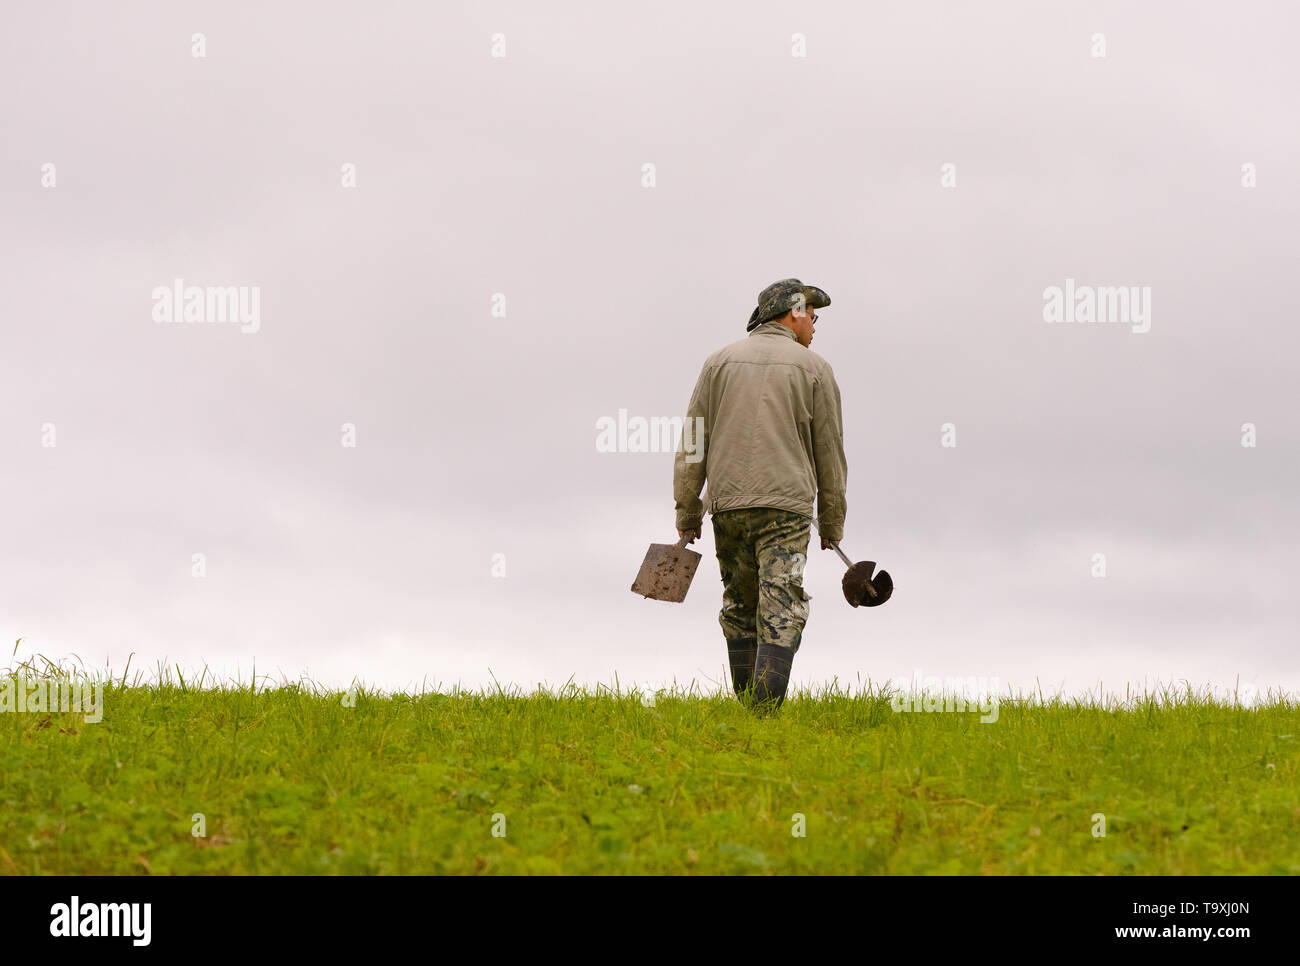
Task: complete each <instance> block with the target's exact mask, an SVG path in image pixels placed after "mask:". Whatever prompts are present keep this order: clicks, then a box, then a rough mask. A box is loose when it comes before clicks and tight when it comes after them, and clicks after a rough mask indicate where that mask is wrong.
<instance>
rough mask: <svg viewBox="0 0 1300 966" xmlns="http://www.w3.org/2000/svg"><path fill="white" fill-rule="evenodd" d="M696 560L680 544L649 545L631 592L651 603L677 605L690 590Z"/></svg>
mask: <svg viewBox="0 0 1300 966" xmlns="http://www.w3.org/2000/svg"><path fill="white" fill-rule="evenodd" d="M700 557H701V555H700V554H698V553H696V552H695V551H694V550H687V549H686V547H685V546H684V545H683V544H682V543H677V544H672V543H652V544H650V549H649V550H647V551H646V555H645V560H643V561H641V569H640V571H638V572H637V575H636V580H634V581H632V592H633V593H635V594H640V595H641V596H642V597H648V598H650V599H652V600H667V601H671V602H673V603H675V604H680V603H681V602H682V601H684V600H685V599H686V592H687V591H688V590H690V589H691V579H692V578H693V577H694V576H695V568H696V567H698V566H699V565H700Z"/></svg>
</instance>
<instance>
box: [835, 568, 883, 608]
mask: <svg viewBox="0 0 1300 966" xmlns="http://www.w3.org/2000/svg"><path fill="white" fill-rule="evenodd" d="M875 569H876V563H875V561H874V560H864V561H862V562H861V563H855V564H854V565H853V566H851V567H850V568H849V569H848V571H847V572H846V573H845V574H844V578H843V580H842V581H841V582H840V583H841V586H842V587H843V589H844V599H845V600H847V601H848V602H849V603H850V604H852V605H853V606H854V607H857V606H859V605H861V606H863V607H879V606H880V605H881V604H883V603H884V602H885V601H887V600H889V598H890V596H891V595H892V594H893V593H894V578H892V577H890V576H889V571H888V570H882V571H880V572H879V573H877V574H876V575H875V576H874V577H873V576H872V573H873V572H874V571H875Z"/></svg>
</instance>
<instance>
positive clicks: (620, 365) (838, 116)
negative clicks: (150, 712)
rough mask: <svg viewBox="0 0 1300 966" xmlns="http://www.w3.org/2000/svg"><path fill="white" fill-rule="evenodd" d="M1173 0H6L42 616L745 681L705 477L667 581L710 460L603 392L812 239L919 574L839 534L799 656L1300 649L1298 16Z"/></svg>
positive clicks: (865, 436) (368, 665)
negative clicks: (215, 292) (949, 433)
mask: <svg viewBox="0 0 1300 966" xmlns="http://www.w3.org/2000/svg"><path fill="white" fill-rule="evenodd" d="M1131 6H1132V5H1129V4H1121V3H1114V4H1108V3H1076V4H1069V5H1064V4H1041V3H1033V2H1025V3H982V4H967V3H948V4H923V3H908V4H870V5H860V4H849V3H812V4H810V3H799V4H794V3H752V2H750V3H739V2H729V3H716V4H698V3H688V2H680V3H662V4H653V5H649V6H647V5H620V8H619V9H615V8H613V7H612V6H605V5H599V4H577V3H568V4H564V3H548V4H544V5H538V4H532V3H522V2H521V3H463V4H453V3H437V4H427V5H426V4H416V3H402V4H399V3H375V4H368V5H362V6H357V5H355V4H341V3H340V4H325V3H311V4H301V5H289V4H275V5H267V4H258V3H232V2H222V3H216V2H213V3H187V4H173V3H163V2H137V3H129V4H120V5H119V4H112V5H110V4H92V3H76V4H70V3H58V2H31V3H19V2H16V0H15V2H6V3H5V4H4V8H3V13H0V109H2V115H3V132H4V134H3V139H2V140H0V145H2V151H3V153H2V156H0V212H2V215H0V245H2V246H3V247H2V250H3V259H2V260H0V286H2V290H3V293H4V302H3V310H2V311H3V320H4V321H3V329H2V330H0V452H2V453H3V455H4V467H3V471H2V472H0V500H2V501H3V507H4V513H3V515H0V542H2V544H3V547H4V553H3V558H0V560H2V562H0V633H3V635H5V640H7V641H8V642H9V644H8V645H5V646H4V650H5V652H6V653H5V655H4V657H5V662H3V663H7V659H8V653H7V652H8V650H9V648H11V647H12V646H13V641H14V640H15V639H17V638H19V637H21V638H23V643H22V645H21V647H20V650H19V656H20V657H24V656H27V655H30V654H32V653H38V652H39V653H43V654H46V655H48V656H51V657H60V656H66V655H72V654H76V655H79V656H80V657H81V658H82V659H83V660H85V662H86V663H87V664H90V665H93V666H101V667H102V666H103V665H104V664H105V663H107V664H109V665H110V666H111V667H112V668H114V669H115V670H117V671H121V669H122V668H123V667H124V665H125V663H126V661H127V658H128V655H130V654H132V653H133V652H134V657H133V658H132V667H133V668H145V669H146V670H150V669H154V668H156V667H157V665H158V664H159V662H164V663H167V664H179V665H181V667H182V668H183V669H190V668H197V667H201V666H203V665H204V664H207V665H208V666H209V667H210V668H211V669H212V670H213V671H214V672H216V673H218V674H220V675H229V676H234V675H235V674H236V672H237V671H240V672H242V673H243V674H244V676H245V677H246V676H247V674H248V673H249V671H250V669H251V667H252V665H253V663H254V661H255V662H256V666H257V669H258V673H259V674H261V673H263V672H265V673H270V674H272V675H275V676H276V677H279V676H280V675H283V676H285V677H287V678H289V679H296V678H298V677H299V676H301V675H307V676H309V677H311V678H312V679H314V680H316V681H319V682H321V683H323V684H329V685H333V686H345V685H346V684H347V683H348V682H349V681H351V680H352V679H353V678H354V677H355V678H358V679H361V680H363V681H366V682H369V683H371V684H374V685H378V686H380V687H385V688H409V687H417V688H418V687H420V686H421V683H422V682H424V683H425V684H426V685H427V686H430V687H431V686H433V685H434V684H435V683H436V684H437V685H438V686H441V687H443V688H449V687H451V686H452V685H453V684H456V683H459V684H461V685H462V686H464V687H478V686H482V685H489V686H490V685H491V684H492V682H493V680H495V681H497V682H500V683H501V684H502V685H503V686H508V685H512V684H513V685H517V686H519V687H520V688H522V689H524V690H528V689H531V688H533V687H534V686H536V685H537V684H538V683H539V682H541V683H544V684H546V685H549V686H553V687H555V686H560V685H563V684H564V683H565V682H566V681H568V680H570V679H572V680H573V681H574V682H575V683H580V684H587V685H594V684H595V683H597V682H603V683H606V684H613V683H614V681H615V676H616V675H617V679H618V681H619V682H620V683H622V684H630V683H632V682H636V683H640V684H642V685H644V686H661V685H664V684H667V683H671V682H673V681H676V682H677V683H678V684H686V683H688V682H690V681H691V680H692V679H694V680H695V681H696V682H697V684H698V685H699V687H700V688H702V689H704V690H712V689H714V688H716V687H717V686H718V685H719V683H721V682H724V681H725V671H724V668H725V662H726V651H725V646H724V643H723V638H722V635H721V630H720V628H719V626H718V623H717V612H718V608H719V606H720V603H721V583H720V580H719V573H718V566H717V562H716V558H715V557H714V544H713V537H712V531H711V526H710V524H709V523H708V522H707V521H706V526H705V535H704V538H703V539H702V540H701V541H700V542H699V543H698V544H697V545H696V549H699V550H701V551H702V552H704V554H705V558H704V560H703V562H702V564H701V566H700V569H699V572H698V574H697V576H696V578H695V583H694V585H693V587H692V589H691V591H690V594H689V596H688V598H687V600H686V602H685V603H683V604H667V603H661V602H655V601H649V600H645V599H642V598H641V597H639V596H637V595H634V594H633V593H631V591H630V589H629V587H630V584H631V582H632V579H633V577H634V576H635V574H636V571H637V568H638V566H639V564H640V561H641V558H642V556H643V555H644V553H645V550H646V547H647V546H648V544H649V543H651V542H652V541H653V542H671V541H672V540H674V539H676V531H675V530H674V529H673V524H674V515H673V496H672V486H671V483H672V457H671V454H670V453H666V452H650V453H601V452H598V451H597V447H596V438H597V429H596V426H597V421H598V420H599V419H601V418H602V417H605V416H609V417H614V418H617V416H618V413H619V410H620V409H625V410H627V412H628V414H629V416H643V417H651V416H672V415H678V414H680V413H682V412H683V410H684V409H685V406H686V403H687V401H688V399H689V396H690V393H691V390H692V388H693V386H694V383H695V379H696V377H697V375H698V374H699V370H700V365H701V363H702V361H703V359H704V358H705V356H707V355H708V354H709V353H710V352H712V351H713V350H715V349H717V348H719V347H721V346H722V345H724V344H726V343H728V342H731V341H734V340H736V339H739V338H743V337H744V336H745V331H744V328H745V322H746V320H747V319H748V317H749V314H750V311H751V310H752V308H753V306H754V300H755V296H756V295H757V293H758V292H759V290H760V289H762V288H763V287H764V286H766V285H767V284H769V283H770V282H772V281H774V280H776V279H780V278H784V277H789V276H796V277H798V278H800V279H802V280H803V281H804V282H806V283H809V284H813V285H817V286H820V287H821V288H824V289H825V290H826V291H827V292H828V293H829V294H830V296H831V299H832V301H833V304H832V305H831V307H829V308H827V309H825V310H822V311H821V312H820V313H819V324H818V330H817V341H816V351H817V352H818V353H819V354H821V355H822V356H824V357H825V358H826V359H827V360H828V361H829V362H830V363H831V365H832V366H833V367H834V370H835V373H836V376H837V379H838V382H839V386H840V390H841V394H842V398H843V405H844V423H845V436H846V439H845V448H846V453H847V457H848V466H849V476H848V480H849V487H848V517H847V520H846V527H845V536H844V541H843V546H844V548H845V550H846V551H847V552H848V554H849V555H850V556H851V557H853V558H855V559H874V560H877V561H879V562H880V563H881V564H882V565H883V566H885V567H887V568H888V569H889V570H890V571H891V572H892V573H893V575H894V577H895V581H896V584H897V590H896V592H895V595H894V597H893V599H892V600H891V601H890V602H889V604H888V605H887V606H884V607H881V608H875V609H871V610H866V609H859V610H854V609H852V608H850V607H849V606H848V605H847V604H846V603H845V602H844V601H843V599H842V597H841V596H840V590H839V579H840V575H841V572H842V565H841V564H840V563H839V560H838V558H836V557H835V556H834V555H833V554H832V553H831V552H830V551H824V552H823V551H818V550H815V549H814V550H811V551H810V561H809V564H808V567H807V573H806V579H805V587H806V589H807V590H808V592H809V593H810V594H811V595H812V597H813V601H812V609H811V616H810V618H809V621H808V624H807V627H806V629H805V633H804V638H803V644H802V646H801V648H800V650H799V653H798V655H797V656H796V659H795V664H794V673H793V681H794V685H795V687H799V686H805V685H812V684H819V683H826V682H830V681H832V680H835V679H838V681H839V682H840V683H841V684H848V685H850V686H853V687H855V688H856V687H857V685H858V683H859V682H865V681H866V680H867V679H868V678H870V679H872V680H874V681H879V680H882V679H888V678H891V677H896V676H909V675H911V674H912V672H913V670H914V669H918V668H919V669H921V671H922V673H923V674H926V675H929V674H934V675H939V676H955V675H978V676H984V677H987V678H996V679H997V680H998V681H999V682H1000V683H1001V684H1002V685H1003V686H1004V687H1005V686H1010V687H1012V688H1031V687H1032V688H1037V687H1038V686H1039V685H1041V687H1042V688H1043V690H1044V691H1045V692H1053V691H1057V690H1064V691H1065V692H1066V693H1080V692H1082V691H1084V690H1087V689H1094V690H1095V689H1096V688H1097V687H1098V686H1099V685H1100V686H1101V687H1103V688H1104V689H1105V690H1107V691H1118V692H1120V693H1122V692H1123V690H1124V687H1125V684H1126V683H1133V684H1136V685H1137V686H1139V687H1141V686H1142V685H1143V684H1144V683H1145V684H1147V685H1151V684H1154V683H1155V682H1156V681H1160V682H1166V683H1173V682H1178V681H1182V680H1187V681H1190V682H1191V683H1192V684H1194V685H1211V686H1216V687H1224V686H1229V687H1230V686H1231V685H1232V684H1233V683H1234V681H1235V680H1236V679H1237V678H1238V677H1239V678H1240V681H1241V682H1242V684H1251V685H1253V686H1254V687H1256V688H1258V689H1260V690H1264V689H1266V688H1268V687H1270V686H1271V687H1276V688H1285V689H1287V690H1294V689H1297V688H1300V650H1298V649H1297V647H1296V641H1297V636H1298V635H1297V629H1298V627H1300V595H1297V593H1296V592H1295V588H1294V585H1295V582H1296V579H1297V574H1298V573H1300V551H1298V550H1297V537H1298V536H1300V526H1298V524H1300V509H1298V508H1297V501H1296V497H1295V494H1296V491H1297V484H1298V483H1300V479H1298V477H1300V455H1298V452H1300V450H1298V446H1300V429H1298V428H1297V412H1298V411H1300V406H1298V405H1297V402H1298V395H1300V393H1298V392H1297V383H1298V377H1300V362H1298V361H1297V356H1298V354H1300V353H1298V352H1297V350H1300V336H1298V335H1297V332H1296V324H1297V318H1298V317H1300V313H1298V312H1297V308H1298V307H1300V289H1297V286H1296V284H1295V273H1296V265H1297V257H1298V256H1300V250H1298V249H1300V244H1298V242H1297V238H1298V237H1300V236H1298V233H1297V227H1296V226H1297V220H1298V219H1297V215H1298V211H1297V208H1298V207H1300V206H1298V204H1297V203H1298V201H1300V190H1298V189H1297V178H1298V177H1300V150H1298V149H1300V126H1297V124H1296V118H1297V116H1300V68H1297V66H1296V60H1295V57H1294V49H1293V48H1294V38H1295V36H1296V31H1297V28H1298V27H1300V15H1297V13H1296V12H1295V11H1294V8H1293V7H1292V6H1291V5H1289V4H1285V3H1276V4H1267V3H1246V4H1232V5H1229V4H1222V5H1187V4H1179V3H1172V2H1170V3H1162V4H1144V5H1142V9H1141V10H1134V9H1131ZM195 34H202V35H203V37H202V39H201V41H196V39H195V37H194V35H195ZM497 34H500V35H502V37H503V40H502V39H501V38H497V40H496V43H497V50H498V52H500V51H501V50H502V47H501V44H502V43H503V44H504V48H503V49H504V53H505V56H504V57H500V56H498V57H494V56H493V45H494V35H497ZM1095 34H1104V40H1103V41H1102V42H1103V43H1104V53H1105V56H1094V54H1095V53H1097V52H1098V50H1099V49H1100V47H1099V44H1098V40H1097V39H1096V38H1095V37H1094V35H1095ZM795 35H802V38H803V40H802V43H803V45H804V50H805V51H806V56H794V55H793V54H794V53H798V52H799V44H800V43H801V41H800V40H799V38H796V37H795ZM199 43H201V45H202V47H201V49H200V48H199V47H196V44H199ZM196 51H197V52H201V53H202V54H203V55H204V56H200V57H196V56H194V54H195V53H196ZM647 164H651V165H653V166H654V169H653V171H654V184H653V187H647V186H646V181H645V179H646V175H645V171H646V169H645V167H644V166H645V165H647ZM50 165H52V166H53V167H52V168H51V167H47V166H50ZM344 165H354V166H355V168H354V169H352V170H354V171H355V187H345V186H344V184H343V179H344V168H343V166H344ZM945 165H952V166H953V167H952V168H950V169H946V170H947V172H948V181H949V182H950V183H951V182H953V181H954V180H955V183H952V184H951V186H944V183H943V179H944V176H945V168H944V166H945ZM1243 165H1253V166H1254V168H1253V172H1254V179H1255V186H1254V187H1245V186H1243V180H1244V179H1245V180H1249V176H1248V175H1246V174H1243V170H1244V169H1243ZM51 180H52V184H51ZM43 182H44V183H43ZM178 278H179V279H183V280H184V283H185V284H187V285H196V286H238V287H244V288H245V290H246V291H249V292H251V290H252V287H253V286H257V287H258V289H259V294H260V316H259V324H258V326H257V330H256V331H242V328H246V327H241V326H239V325H234V324H230V323H207V324H203V323H185V322H178V323H160V322H157V321H155V319H154V313H155V309H156V306H157V302H156V300H155V298H154V294H153V293H154V290H155V289H156V288H158V287H160V286H162V287H170V286H171V285H172V284H173V280H174V279H178ZM1067 279H1073V280H1074V284H1076V285H1077V286H1094V287H1100V286H1136V287H1138V288H1139V290H1143V289H1149V291H1150V303H1149V307H1150V311H1151V315H1150V328H1149V331H1146V332H1139V331H1136V329H1137V328H1138V326H1137V325H1135V324H1132V323H1125V322H1120V323H1113V324H1100V323H1093V324H1087V323H1073V324H1071V323H1062V324H1054V323H1049V322H1046V321H1045V320H1044V304H1045V299H1044V290H1045V289H1047V288H1049V287H1051V286H1061V287H1064V286H1065V285H1066V280H1067ZM498 295H500V296H503V297H504V307H505V314H504V317H501V316H500V314H497V315H494V314H493V305H494V297H496V296H498ZM496 304H498V305H500V304H501V303H500V301H498V302H497V303H496ZM345 423H351V424H353V425H354V426H355V433H356V436H355V443H356V445H355V446H352V447H349V446H344V445H343V430H342V426H343V424H345ZM945 423H951V424H953V426H954V427H955V433H956V443H957V445H956V446H953V447H945V446H943V445H941V442H942V430H941V427H943V425H944V424H945ZM1246 423H1252V424H1254V426H1255V432H1256V445H1255V446H1253V447H1246V446H1243V445H1242V437H1243V430H1242V427H1243V424H1246ZM51 442H53V443H54V445H49V444H50V443H51ZM814 539H815V535H814ZM814 546H815V544H814ZM195 554H202V555H203V561H204V568H205V573H206V576H203V577H196V576H194V571H193V568H194V555H195ZM494 554H501V555H503V557H502V558H498V559H499V560H503V561H504V567H505V576H504V577H501V576H494V575H493V559H494V557H493V555H494ZM1094 554H1104V555H1105V567H1106V576H1105V577H1104V578H1100V577H1095V576H1093V569H1094V556H1093V555H1094Z"/></svg>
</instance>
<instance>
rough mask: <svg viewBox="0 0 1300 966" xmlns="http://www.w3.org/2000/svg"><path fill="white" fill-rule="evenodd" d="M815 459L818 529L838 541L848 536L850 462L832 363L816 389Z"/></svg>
mask: <svg viewBox="0 0 1300 966" xmlns="http://www.w3.org/2000/svg"><path fill="white" fill-rule="evenodd" d="M813 460H814V462H816V464H817V467H816V469H817V531H818V533H819V534H821V536H823V537H825V538H826V539H827V540H834V541H837V542H838V541H840V540H843V539H844V514H845V513H846V511H847V506H846V504H845V499H844V491H845V489H846V487H847V486H848V478H849V464H848V461H847V460H845V458H844V417H843V414H842V413H841V410H840V387H839V386H838V385H837V384H836V382H835V373H834V372H833V371H832V370H831V368H830V366H827V367H826V370H825V372H823V373H822V375H821V376H820V377H819V378H818V380H817V383H816V385H815V386H814V388H813Z"/></svg>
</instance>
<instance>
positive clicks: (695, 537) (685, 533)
mask: <svg viewBox="0 0 1300 966" xmlns="http://www.w3.org/2000/svg"><path fill="white" fill-rule="evenodd" d="M688 535H689V536H690V539H689V540H687V541H686V542H687V543H694V542H695V541H696V540H698V539H699V538H700V531H699V530H698V529H695V530H678V531H677V539H678V540H680V539H681V538H682V537H685V536H688Z"/></svg>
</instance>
